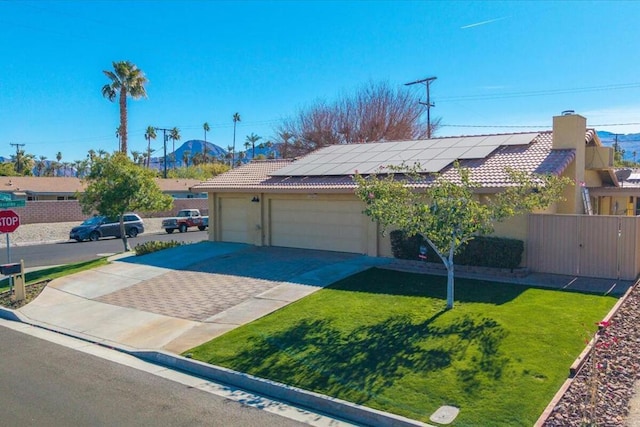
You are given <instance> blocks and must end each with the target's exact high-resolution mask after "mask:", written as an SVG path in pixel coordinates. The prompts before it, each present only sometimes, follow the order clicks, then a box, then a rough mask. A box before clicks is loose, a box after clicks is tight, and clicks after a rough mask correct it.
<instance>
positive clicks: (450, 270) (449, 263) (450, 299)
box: [445, 241, 455, 310]
mask: <svg viewBox="0 0 640 427" xmlns="http://www.w3.org/2000/svg"><path fill="white" fill-rule="evenodd" d="M454 245H455V244H454V242H453V241H452V242H451V247H450V248H449V259H448V260H447V262H446V263H445V265H446V266H447V310H451V309H452V308H453V293H454V292H453V291H454V286H453V285H454V284H453V270H454V267H455V266H454V264H453V251H454V249H455V246H454Z"/></svg>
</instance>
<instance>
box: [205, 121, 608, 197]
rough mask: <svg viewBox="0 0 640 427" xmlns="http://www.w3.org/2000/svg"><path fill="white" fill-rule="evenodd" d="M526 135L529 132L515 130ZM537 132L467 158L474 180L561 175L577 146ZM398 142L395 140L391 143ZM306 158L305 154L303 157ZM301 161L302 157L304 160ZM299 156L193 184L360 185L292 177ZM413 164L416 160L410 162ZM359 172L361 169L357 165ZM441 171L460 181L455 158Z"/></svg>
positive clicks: (500, 183)
mask: <svg viewBox="0 0 640 427" xmlns="http://www.w3.org/2000/svg"><path fill="white" fill-rule="evenodd" d="M511 135H520V136H521V135H524V134H511ZM529 135H531V139H530V140H528V143H523V144H520V145H501V146H499V147H497V148H496V149H495V150H493V151H492V152H491V153H490V154H488V155H487V156H486V157H484V158H479V159H466V160H461V161H460V164H461V165H462V166H463V167H466V168H469V169H470V170H471V179H472V180H473V181H474V182H476V183H478V184H479V185H480V186H481V187H484V188H503V187H506V186H508V185H511V183H510V181H509V180H508V175H507V174H506V173H505V168H514V169H518V170H523V171H525V172H529V173H543V174H544V173H551V174H560V173H562V172H563V171H564V170H565V169H566V167H567V166H568V165H569V164H570V163H571V162H572V161H573V160H574V158H575V150H572V149H560V150H558V149H555V150H554V149H552V138H553V132H552V131H550V130H548V131H541V132H537V133H533V134H529ZM585 143H586V144H588V145H600V142H599V140H598V139H597V135H596V133H595V131H594V130H593V129H589V130H587V132H586V134H585ZM391 144H393V143H391ZM303 159H304V158H303ZM298 161H300V160H298ZM295 162H296V161H294V160H262V161H253V162H251V163H248V164H246V165H243V166H241V167H239V168H236V169H233V170H231V171H229V172H226V173H224V174H221V175H218V176H216V177H214V178H212V179H210V180H207V181H205V182H202V183H200V184H198V185H196V186H194V187H193V190H194V191H195V190H198V191H215V192H255V191H261V192H264V191H268V192H309V191H313V192H352V191H353V190H354V189H355V184H354V182H353V179H352V177H351V176H350V175H346V174H343V175H336V176H287V175H276V174H278V173H281V172H279V171H287V170H293V168H292V166H293V165H294V164H295ZM408 164H410V163H409V162H408ZM354 172H355V170H354ZM440 173H441V174H442V175H443V176H445V177H447V178H448V179H451V180H456V179H457V177H456V175H457V174H456V172H455V169H454V168H453V167H452V162H449V163H448V164H447V165H446V166H445V167H444V168H442V169H441V170H440ZM424 177H425V179H424V181H422V182H420V183H417V185H416V186H418V187H420V186H426V185H429V184H430V183H431V182H432V181H433V179H434V176H433V175H432V174H425V175H424Z"/></svg>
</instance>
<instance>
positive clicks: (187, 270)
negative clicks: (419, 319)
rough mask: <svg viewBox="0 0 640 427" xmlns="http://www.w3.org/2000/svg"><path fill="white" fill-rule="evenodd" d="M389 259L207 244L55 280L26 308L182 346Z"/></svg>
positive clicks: (66, 326) (52, 318)
mask: <svg viewBox="0 0 640 427" xmlns="http://www.w3.org/2000/svg"><path fill="white" fill-rule="evenodd" d="M386 262H388V261H387V260H385V259H381V258H372V257H367V256H363V255H358V254H349V253H340V252H326V251H314V250H305V249H292V248H275V247H254V246H247V245H242V244H225V243H214V242H203V243H199V244H195V245H187V246H182V247H178V248H173V249H169V250H164V251H159V252H156V253H153V254H150V255H145V256H140V257H136V256H127V257H123V258H119V259H118V260H114V262H113V263H112V264H110V265H107V266H104V267H101V268H98V269H94V270H91V271H86V272H82V273H78V274H75V275H72V276H67V277H64V278H61V279H56V280H54V281H53V282H51V283H50V284H49V286H47V288H46V289H45V291H44V292H43V293H42V294H41V295H40V296H39V297H38V298H37V299H36V300H34V301H33V302H31V303H30V304H28V305H27V306H25V307H23V308H21V309H19V310H18V311H19V313H20V314H21V315H23V316H26V317H27V318H29V319H30V320H32V321H36V322H39V323H42V324H44V325H45V326H47V327H50V328H52V329H56V330H61V331H63V332H67V333H71V334H73V335H80V336H86V338H87V339H91V340H92V341H99V342H103V343H105V344H107V345H109V344H112V345H118V346H123V345H124V346H126V347H129V348H132V349H157V350H167V351H171V352H174V353H180V352H183V351H185V350H187V349H189V348H192V347H194V346H196V345H198V344H201V343H204V342H207V341H209V340H211V339H213V338H215V337H216V336H219V335H221V334H223V333H225V332H227V331H229V330H231V329H234V328H236V327H238V326H240V325H242V324H245V323H248V322H250V321H253V320H255V319H257V318H259V317H262V316H264V315H266V314H268V313H270V312H273V311H275V310H277V309H279V308H281V307H283V306H285V305H287V304H290V303H291V302H293V301H296V300H298V299H300V298H302V297H304V296H306V295H309V294H311V293H313V292H315V291H317V290H318V289H321V288H322V287H324V286H327V285H330V284H331V283H333V282H335V281H337V280H340V279H343V278H345V277H348V276H350V275H352V274H355V273H357V272H359V271H362V270H366V269H367V268H370V267H372V266H375V265H381V264H384V263H386Z"/></svg>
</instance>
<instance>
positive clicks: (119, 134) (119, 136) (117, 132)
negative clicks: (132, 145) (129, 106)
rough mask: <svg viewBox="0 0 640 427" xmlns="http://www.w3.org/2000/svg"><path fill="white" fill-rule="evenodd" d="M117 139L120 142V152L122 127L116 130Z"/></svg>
mask: <svg viewBox="0 0 640 427" xmlns="http://www.w3.org/2000/svg"><path fill="white" fill-rule="evenodd" d="M116 139H117V140H118V150H119V149H120V147H122V143H121V141H122V126H118V127H117V128H116Z"/></svg>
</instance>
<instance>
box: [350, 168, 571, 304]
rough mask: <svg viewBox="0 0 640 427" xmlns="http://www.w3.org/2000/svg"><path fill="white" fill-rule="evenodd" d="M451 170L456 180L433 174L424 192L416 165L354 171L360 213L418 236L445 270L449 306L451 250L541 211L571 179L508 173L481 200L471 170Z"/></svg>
mask: <svg viewBox="0 0 640 427" xmlns="http://www.w3.org/2000/svg"><path fill="white" fill-rule="evenodd" d="M455 169H456V170H457V172H458V178H459V180H456V181H455V182H454V181H450V180H447V179H445V178H444V177H443V176H436V177H435V179H434V180H433V182H432V183H431V185H429V186H428V187H427V188H426V189H425V190H423V191H419V190H416V185H415V184H416V183H417V182H421V183H424V182H425V179H426V177H425V176H424V175H420V174H419V165H414V166H413V167H412V168H406V167H405V168H390V171H389V172H390V173H388V174H386V175H385V176H379V175H376V174H374V175H370V176H367V177H364V176H361V175H359V174H357V173H356V176H355V177H354V179H355V181H356V183H357V185H358V187H357V189H356V195H357V196H358V198H360V199H361V200H362V201H363V202H365V204H366V209H365V211H364V213H365V214H366V215H367V216H369V217H371V219H372V220H373V221H377V222H378V223H380V225H381V226H382V228H383V230H386V229H387V228H389V227H397V228H399V229H402V230H405V231H406V232H407V234H408V235H409V236H413V235H421V236H422V237H423V238H424V239H425V241H426V242H427V243H428V244H429V246H431V248H433V249H434V251H435V252H436V254H438V256H439V257H440V259H441V260H442V262H443V264H444V265H445V267H446V268H447V309H451V308H453V294H454V254H455V253H456V252H457V251H458V250H459V249H460V247H461V246H462V245H464V244H465V243H466V242H468V241H469V240H471V239H473V238H474V236H477V235H483V234H489V233H491V232H493V230H494V224H495V222H499V221H503V220H504V219H506V218H509V217H512V216H515V215H519V214H524V213H527V212H531V211H533V210H535V209H544V208H546V207H548V206H549V205H551V204H552V203H554V202H556V201H559V200H562V190H563V188H564V187H565V186H566V185H568V184H570V183H571V182H572V181H571V180H570V179H569V178H566V177H558V176H555V175H537V174H534V175H528V174H526V173H523V172H521V171H513V170H508V171H506V172H507V173H508V175H509V177H510V179H511V181H512V183H513V184H514V185H512V186H509V187H508V188H507V189H506V190H505V191H503V192H501V193H498V194H496V195H494V196H493V197H491V198H490V199H489V200H488V202H487V203H482V202H481V201H480V200H479V199H478V198H477V197H476V196H475V195H474V189H476V188H477V187H478V185H477V184H476V183H474V182H472V181H471V179H470V176H469V170H468V169H466V168H462V167H460V166H459V165H458V164H457V163H456V165H455Z"/></svg>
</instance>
